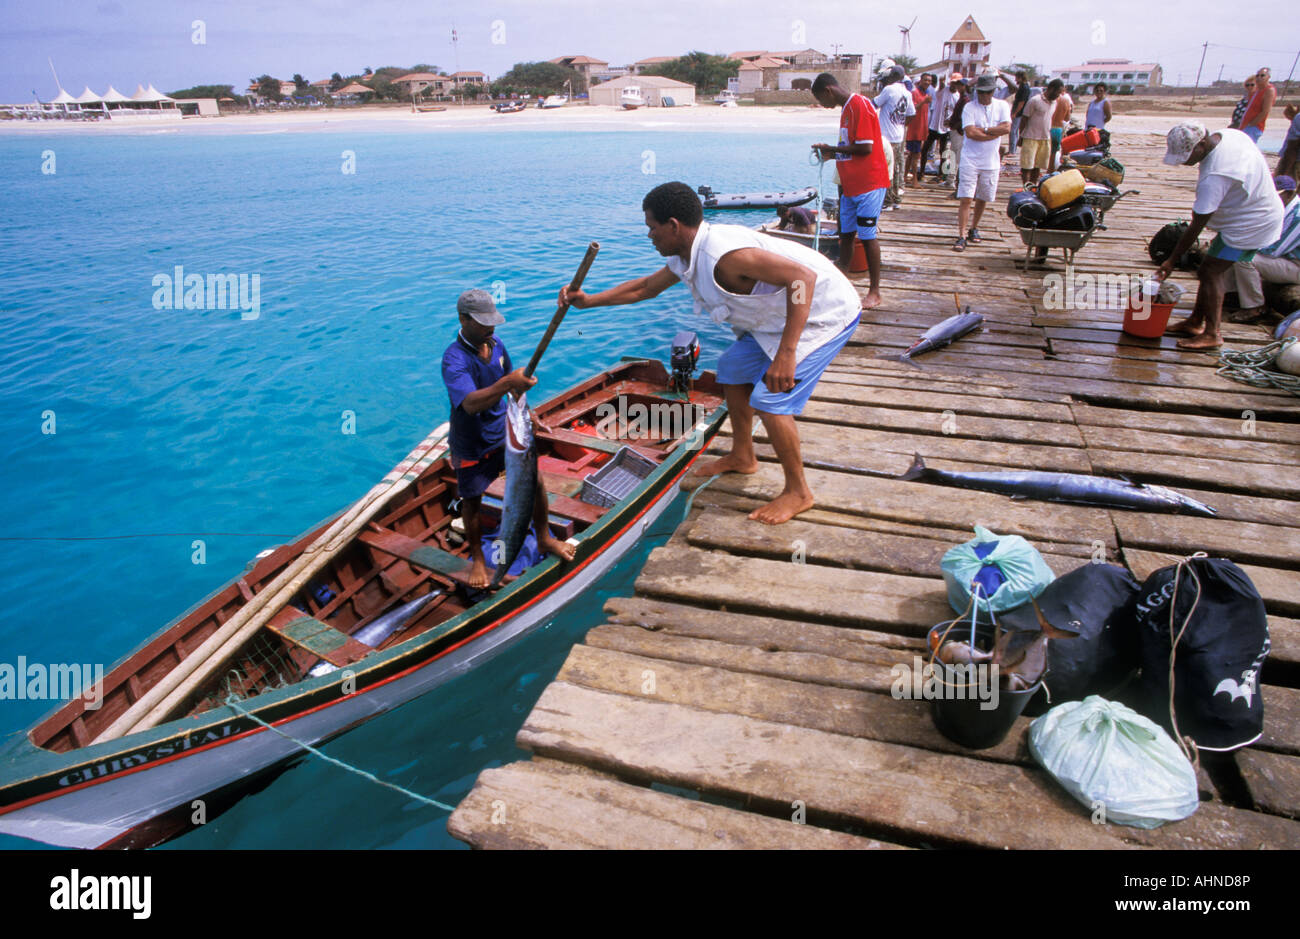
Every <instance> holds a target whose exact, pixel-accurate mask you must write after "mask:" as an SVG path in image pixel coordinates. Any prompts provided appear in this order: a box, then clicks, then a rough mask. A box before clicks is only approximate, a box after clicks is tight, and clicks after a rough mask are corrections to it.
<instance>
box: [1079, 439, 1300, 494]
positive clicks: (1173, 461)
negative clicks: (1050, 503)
mask: <svg viewBox="0 0 1300 939" xmlns="http://www.w3.org/2000/svg"><path fill="white" fill-rule="evenodd" d="M1221 440H1223V438H1222V437H1216V438H1214V444H1215V445H1216V446H1217V444H1218V443H1219V442H1220V441H1221ZM1214 449H1215V448H1214V447H1208V446H1207V447H1206V450H1207V451H1209V452H1211V453H1212V452H1214ZM1088 456H1089V458H1090V459H1091V460H1092V465H1093V468H1094V469H1095V470H1096V471H1097V472H1098V473H1101V474H1103V475H1112V476H1121V475H1122V476H1129V477H1131V478H1134V479H1138V480H1142V481H1146V482H1158V481H1160V480H1170V481H1173V480H1191V481H1198V480H1199V481H1213V482H1214V483H1215V484H1216V485H1218V486H1221V487H1222V488H1224V489H1228V490H1232V491H1236V492H1244V493H1246V494H1247V495H1261V496H1274V497H1278V498H1283V499H1286V498H1293V497H1294V496H1295V494H1296V487H1295V481H1294V480H1293V479H1292V477H1291V475H1290V473H1289V472H1287V471H1286V470H1283V469H1281V468H1280V467H1278V466H1276V465H1274V464H1272V463H1246V462H1242V461H1241V460H1219V459H1215V458H1213V457H1211V456H1169V455H1167V454H1161V453H1132V452H1130V451H1128V450H1101V449H1089V450H1088Z"/></svg>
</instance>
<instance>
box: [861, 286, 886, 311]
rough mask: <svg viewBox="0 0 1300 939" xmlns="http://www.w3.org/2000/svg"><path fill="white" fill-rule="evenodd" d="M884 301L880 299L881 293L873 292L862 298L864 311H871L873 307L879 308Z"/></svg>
mask: <svg viewBox="0 0 1300 939" xmlns="http://www.w3.org/2000/svg"><path fill="white" fill-rule="evenodd" d="M882 302H883V301H882V300H881V297H880V291H878V290H872V291H870V292H869V293H868V294H867V295H866V296H865V297H863V298H862V309H864V310H870V309H871V308H872V307H878V306H880V304H881V303H882Z"/></svg>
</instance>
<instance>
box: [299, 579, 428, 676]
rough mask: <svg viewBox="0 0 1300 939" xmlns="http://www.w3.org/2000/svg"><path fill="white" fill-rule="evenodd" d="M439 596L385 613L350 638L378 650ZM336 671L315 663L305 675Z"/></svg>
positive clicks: (417, 600) (321, 663)
mask: <svg viewBox="0 0 1300 939" xmlns="http://www.w3.org/2000/svg"><path fill="white" fill-rule="evenodd" d="M440 596H442V591H441V590H434V591H433V592H432V593H426V594H425V595H424V596H422V597H417V598H416V599H414V600H412V601H411V602H410V603H404V604H402V605H401V606H399V607H398V608H397V609H395V610H390V611H389V612H387V613H385V614H384V615H383V616H381V617H379V618H378V619H377V620H375V621H374V622H372V623H371V624H370V625H368V626H363V627H362V628H361V629H358V630H357V631H356V632H355V633H353V634H352V638H353V639H355V640H356V641H357V642H360V643H362V644H363V645H367V646H371V647H372V648H378V647H379V644H380V643H382V642H383V641H384V640H385V639H387V638H388V637H389V636H391V635H392V634H393V633H395V632H397V630H399V629H400V628H401V627H403V626H405V625H406V623H407V621H408V620H410V618H411V617H412V616H414V615H415V614H416V613H418V612H419V611H420V610H422V609H423V608H424V605H425V604H426V603H428V602H429V601H431V600H434V599H436V598H438V597H440ZM337 670H338V666H337V665H331V664H330V663H329V662H317V663H316V665H315V666H313V667H312V669H311V671H309V672H308V673H307V674H308V675H311V676H312V677H313V678H315V677H317V676H318V675H328V674H329V673H330V672H333V671H337Z"/></svg>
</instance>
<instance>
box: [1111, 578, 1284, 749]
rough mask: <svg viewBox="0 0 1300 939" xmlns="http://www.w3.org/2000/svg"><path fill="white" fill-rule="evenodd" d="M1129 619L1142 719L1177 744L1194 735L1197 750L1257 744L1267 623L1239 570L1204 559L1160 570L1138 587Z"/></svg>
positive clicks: (1259, 601)
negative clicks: (1134, 634) (1137, 647)
mask: <svg viewBox="0 0 1300 939" xmlns="http://www.w3.org/2000/svg"><path fill="white" fill-rule="evenodd" d="M1171 601H1172V603H1173V605H1174V610H1173V622H1172V633H1171V626H1170V605H1171ZM1132 615H1133V618H1134V621H1135V622H1136V624H1137V631H1138V638H1139V641H1140V643H1141V654H1142V683H1141V698H1140V702H1139V703H1140V707H1139V710H1141V712H1142V713H1143V714H1145V715H1146V716H1147V717H1149V718H1151V719H1152V720H1153V721H1156V722H1157V723H1159V724H1162V725H1164V727H1165V729H1166V730H1168V731H1169V732H1170V733H1172V734H1173V735H1174V739H1175V740H1180V739H1181V738H1180V735H1184V736H1188V737H1191V738H1192V739H1193V740H1194V741H1195V742H1196V746H1197V747H1198V748H1199V749H1202V750H1235V749H1237V748H1238V747H1244V746H1246V745H1247V744H1250V743H1254V742H1255V741H1256V740H1258V739H1259V736H1260V734H1261V733H1262V732H1263V730H1264V700H1263V694H1262V689H1261V686H1260V683H1259V672H1260V669H1261V668H1262V667H1263V665H1264V659H1265V658H1267V657H1268V650H1269V639H1268V619H1267V617H1266V616H1265V613H1264V601H1263V600H1262V599H1261V598H1260V595H1259V591H1258V590H1256V589H1255V585H1254V584H1252V583H1251V582H1250V578H1249V577H1247V576H1246V574H1245V573H1244V572H1243V571H1242V569H1241V568H1239V567H1238V566H1237V565H1236V564H1233V563H1232V562H1231V561H1229V560H1226V559H1224V558H1207V557H1203V556H1194V557H1191V558H1188V559H1187V560H1186V561H1184V562H1182V563H1180V564H1176V565H1174V566H1172V567H1162V568H1161V569H1160V570H1158V571H1156V572H1155V573H1153V574H1152V575H1151V576H1150V577H1148V578H1147V579H1146V582H1145V583H1144V584H1143V585H1142V589H1141V590H1140V591H1139V592H1138V594H1137V596H1136V597H1135V598H1134V600H1133V605H1132ZM1171 655H1172V656H1173V681H1174V701H1173V711H1174V713H1173V715H1171V714H1170V707H1169V668H1170V656H1171ZM1175 722H1176V723H1175Z"/></svg>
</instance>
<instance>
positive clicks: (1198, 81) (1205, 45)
mask: <svg viewBox="0 0 1300 939" xmlns="http://www.w3.org/2000/svg"><path fill="white" fill-rule="evenodd" d="M1209 48H1210V44H1209V43H1208V42H1203V43H1201V64H1200V65H1198V66H1196V84H1194V85H1193V86H1192V104H1195V103H1196V89H1198V88H1200V87H1201V67H1202V66H1204V65H1205V53H1206V52H1207V51H1208V50H1209Z"/></svg>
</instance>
